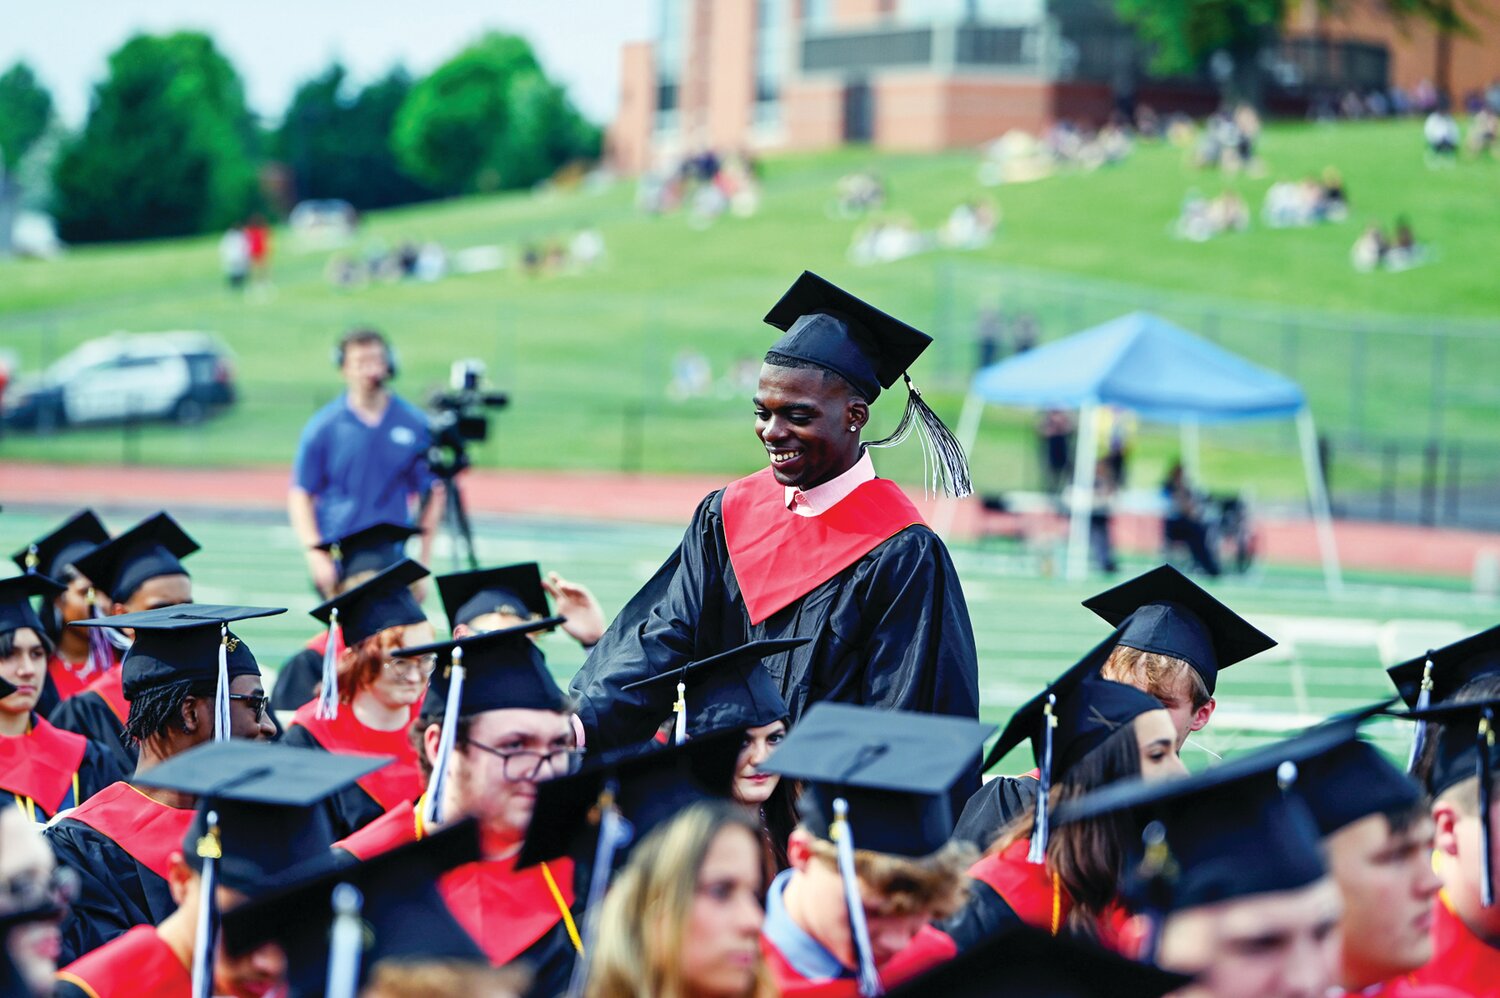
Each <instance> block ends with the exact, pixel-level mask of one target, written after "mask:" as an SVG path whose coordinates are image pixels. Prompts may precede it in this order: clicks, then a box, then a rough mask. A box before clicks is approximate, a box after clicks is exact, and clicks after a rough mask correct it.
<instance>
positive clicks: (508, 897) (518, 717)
mask: <svg viewBox="0 0 1500 998" xmlns="http://www.w3.org/2000/svg"><path fill="white" fill-rule="evenodd" d="M560 622H561V621H560V620H559V619H558V618H556V617H552V618H547V619H544V620H539V621H532V622H529V623H525V624H522V625H520V626H518V627H512V628H509V629H506V630H502V631H491V632H489V633H486V634H478V635H474V636H472V637H467V638H461V639H458V640H456V641H445V642H439V643H437V644H432V645H426V646H423V647H417V648H403V649H399V650H398V651H397V652H395V654H397V655H400V656H411V657H417V656H427V655H436V656H437V657H438V659H439V660H440V661H441V662H442V667H441V668H439V669H438V670H436V671H435V672H434V673H433V674H432V682H431V687H430V689H429V691H428V694H427V697H426V699H425V700H424V701H423V710H422V714H421V716H420V717H418V718H417V721H416V723H415V724H414V725H413V726H412V731H411V740H412V741H413V742H414V743H415V744H416V750H417V752H418V753H419V755H418V759H419V763H420V765H421V767H422V770H423V772H424V774H425V776H426V778H427V788H428V789H427V793H425V794H424V795H423V796H422V797H421V799H419V800H417V801H416V802H415V803H412V802H406V803H403V804H401V805H400V806H398V807H396V808H393V809H392V810H391V811H389V812H387V813H386V814H384V815H382V816H381V817H380V818H379V819H377V820H376V821H374V822H371V823H370V824H369V825H366V826H365V827H364V828H362V829H360V830H359V831H358V832H356V833H354V834H353V835H352V836H350V837H349V838H347V839H345V840H343V841H341V842H340V843H339V847H340V848H341V849H342V850H344V851H346V852H348V853H350V854H352V855H354V856H356V857H358V858H361V859H368V858H370V857H372V856H376V855H379V854H381V853H383V852H385V851H387V850H389V849H392V848H394V847H395V846H397V845H400V844H403V843H408V842H413V841H416V840H418V839H421V838H423V837H425V835H426V834H427V833H428V831H429V830H431V829H433V828H436V827H441V826H442V825H444V824H447V823H452V822H457V821H460V820H463V819H467V818H473V819H477V820H478V821H479V824H480V829H481V842H482V846H483V859H481V860H480V861H478V862H475V863H468V864H465V865H464V866H462V867H460V868H458V869H456V870H454V871H453V872H452V873H450V874H448V875H447V876H446V877H445V878H444V879H443V881H442V884H441V885H440V891H441V893H442V896H443V899H444V901H445V903H446V904H447V905H448V908H449V910H450V911H451V912H452V913H453V917H454V918H455V919H457V920H458V922H459V924H460V925H462V926H463V927H464V928H465V929H466V930H467V931H468V932H469V934H470V935H471V936H473V937H474V938H475V939H476V940H478V941H479V942H480V943H481V944H482V945H483V946H484V948H485V953H486V955H488V956H489V958H490V960H491V962H492V963H494V964H495V965H496V966H501V965H505V964H510V963H515V962H519V963H521V964H524V965H526V966H527V967H528V968H529V969H530V970H531V971H532V973H533V974H534V975H535V977H536V980H537V982H538V984H539V985H542V986H549V985H550V983H551V982H556V983H557V984H558V986H559V987H565V986H566V984H567V980H568V975H569V974H570V973H571V971H572V966H573V960H574V955H575V953H576V948H575V946H576V942H575V940H576V937H577V924H576V922H575V921H574V917H573V912H572V910H571V909H572V908H573V907H574V905H575V903H576V899H577V895H576V893H575V889H574V870H573V864H572V862H571V861H570V860H568V859H566V858H563V859H561V860H559V861H558V862H556V863H551V864H546V863H544V864H542V865H540V866H534V867H531V868H529V869H525V870H518V869H517V868H516V856H517V853H518V852H519V851H520V848H521V843H522V840H523V839H524V838H525V837H526V832H527V828H528V827H529V826H530V824H531V819H532V813H533V808H534V806H535V803H536V797H537V790H538V786H539V784H541V783H543V782H544V781H547V780H552V779H554V778H557V777H561V776H566V775H568V774H569V773H572V772H573V771H574V770H575V769H577V766H578V761H579V753H578V752H577V751H576V746H575V743H574V736H573V727H572V724H571V723H570V720H569V717H570V714H571V710H572V705H571V704H570V703H569V701H568V698H567V697H566V696H565V695H564V694H563V692H562V690H561V689H559V688H558V686H557V683H556V682H555V681H554V680H553V678H552V675H551V673H550V672H548V671H547V663H546V660H545V659H544V658H543V656H542V652H541V649H539V648H538V647H537V646H536V645H535V643H533V642H532V641H530V640H528V639H529V636H530V635H531V634H533V633H536V632H538V631H541V630H544V629H546V628H549V627H555V626H557V625H558V624H559V623H560Z"/></svg>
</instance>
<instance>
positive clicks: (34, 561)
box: [26, 544, 42, 575]
mask: <svg viewBox="0 0 1500 998" xmlns="http://www.w3.org/2000/svg"><path fill="white" fill-rule="evenodd" d="M41 563H42V556H41V554H40V553H38V552H37V549H36V545H35V544H28V545H27V546H26V574H27V575H35V574H36V573H37V566H39V565H40V564H41Z"/></svg>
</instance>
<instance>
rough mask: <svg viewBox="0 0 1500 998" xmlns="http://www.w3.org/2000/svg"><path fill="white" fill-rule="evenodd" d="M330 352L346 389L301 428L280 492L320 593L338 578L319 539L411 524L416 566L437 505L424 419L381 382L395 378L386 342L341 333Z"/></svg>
mask: <svg viewBox="0 0 1500 998" xmlns="http://www.w3.org/2000/svg"><path fill="white" fill-rule="evenodd" d="M335 356H336V360H337V362H338V366H339V372H340V374H342V375H343V378H344V385H345V387H346V389H347V390H346V391H345V392H344V394H343V395H341V396H339V397H338V398H336V399H334V400H333V401H332V402H330V403H328V404H327V405H326V406H324V407H323V408H322V409H320V410H318V412H317V414H316V415H314V416H313V418H312V419H311V420H309V421H308V423H307V425H306V426H305V427H303V429H302V438H301V440H299V441H298V444H297V459H296V461H295V463H294V464H293V466H292V486H291V489H290V490H289V492H288V493H287V515H288V516H289V517H290V518H291V521H292V530H293V531H294V532H295V533H296V534H297V540H298V541H299V542H300V543H301V544H302V547H303V550H304V554H305V557H306V558H307V568H308V571H309V572H310V573H311V574H312V580H313V584H314V585H315V586H317V587H318V591H319V592H320V593H322V594H323V596H324V597H325V598H327V597H331V596H332V595H333V593H334V589H335V587H336V586H337V584H338V580H337V573H336V571H335V569H334V564H333V559H332V558H331V557H330V556H329V554H328V553H327V552H326V551H321V550H319V549H318V547H317V545H318V544H319V543H320V542H321V541H322V540H323V539H325V538H329V537H344V536H347V535H348V534H351V533H353V532H354V531H356V530H360V529H362V528H364V527H368V526H373V525H374V524H377V523H399V524H413V523H416V525H417V526H419V527H420V529H421V531H422V543H421V556H420V560H421V561H422V562H423V563H424V564H425V563H426V562H427V561H428V560H429V557H430V555H431V553H432V535H433V532H434V531H435V529H436V528H437V524H438V522H439V521H440V519H441V517H442V514H443V502H444V496H443V486H442V483H441V482H439V481H438V480H437V479H436V477H435V476H434V475H433V474H432V471H431V469H430V468H429V467H428V466H427V449H428V447H429V446H430V444H431V435H430V433H429V432H428V429H427V418H426V416H424V415H423V413H422V411H421V410H420V409H418V408H417V407H416V406H414V405H412V404H411V403H409V402H406V401H405V400H403V399H401V398H398V397H397V396H396V395H395V394H394V393H392V392H391V391H390V390H389V389H387V388H386V383H387V382H388V381H390V379H391V378H392V376H393V375H394V374H395V370H394V368H395V364H394V363H393V360H394V357H393V355H392V352H391V347H390V343H389V342H388V341H387V340H386V338H385V337H384V336H382V335H381V334H380V333H379V332H376V331H375V330H374V329H368V328H357V329H351V330H350V331H349V332H347V333H345V334H344V336H343V338H341V339H340V340H339V343H338V347H337V350H336V354H335ZM418 517H420V523H417V518H418Z"/></svg>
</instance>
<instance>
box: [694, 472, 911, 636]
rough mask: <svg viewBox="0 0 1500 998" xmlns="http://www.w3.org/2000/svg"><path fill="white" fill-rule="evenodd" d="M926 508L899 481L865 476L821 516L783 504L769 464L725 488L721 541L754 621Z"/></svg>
mask: <svg viewBox="0 0 1500 998" xmlns="http://www.w3.org/2000/svg"><path fill="white" fill-rule="evenodd" d="M922 522H923V521H922V514H921V513H919V512H917V507H915V506H913V505H912V502H911V500H910V499H908V498H906V494H905V493H903V492H902V491H901V488H900V486H898V485H897V484H896V483H895V482H892V481H889V480H888V479H884V478H876V479H873V480H871V481H868V482H865V483H863V484H862V485H860V486H859V487H858V488H856V489H855V490H854V491H853V492H851V493H849V494H848V495H847V496H845V497H844V498H843V499H842V500H840V501H839V502H838V503H836V504H835V505H834V506H833V508H831V509H828V510H825V511H824V512H822V513H820V514H818V515H817V516H798V515H797V514H795V513H793V512H792V511H791V510H789V509H787V508H786V487H785V486H784V485H780V484H778V483H777V481H776V479H775V478H774V477H772V475H771V469H770V468H762V469H761V470H760V471H757V472H756V473H755V474H753V475H750V476H748V477H746V478H741V479H740V480H739V481H736V482H731V483H730V484H729V486H728V488H726V489H725V490H724V543H725V544H726V545H727V546H728V548H729V562H730V564H731V565H732V566H733V567H734V577H735V578H736V579H737V580H738V581H739V584H740V592H741V593H743V594H744V597H745V609H746V611H748V613H749V615H750V623H751V624H759V623H760V622H761V621H763V620H765V619H766V618H767V617H769V616H771V614H773V613H775V612H776V611H778V610H780V609H782V608H783V607H786V606H790V605H791V604H792V603H795V602H796V601H797V600H799V599H801V598H802V597H804V596H806V595H807V594H808V593H810V592H812V591H813V590H814V589H816V588H817V587H818V586H820V585H822V584H823V583H825V582H827V581H828V580H829V579H831V578H833V577H834V576H835V575H837V574H839V573H840V572H842V571H843V570H844V569H846V568H848V567H849V566H850V565H852V564H854V563H855V562H856V561H858V560H859V559H861V558H863V557H864V556H865V555H867V554H869V553H870V552H871V551H873V550H874V549H875V548H876V547H878V546H879V545H880V544H882V543H883V542H885V541H886V540H889V539H890V538H891V537H893V536H895V535H896V534H897V533H899V532H900V531H902V530H904V529H906V528H907V527H909V526H911V525H913V524H919V523H922Z"/></svg>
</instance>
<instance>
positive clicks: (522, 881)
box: [438, 857, 573, 967]
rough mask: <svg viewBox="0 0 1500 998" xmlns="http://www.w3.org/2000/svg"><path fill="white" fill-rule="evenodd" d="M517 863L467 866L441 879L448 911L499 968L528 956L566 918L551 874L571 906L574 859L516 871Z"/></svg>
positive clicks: (497, 861) (496, 861) (485, 862)
mask: <svg viewBox="0 0 1500 998" xmlns="http://www.w3.org/2000/svg"><path fill="white" fill-rule="evenodd" d="M515 863H516V861H515V858H514V857H512V858H510V859H492V860H481V861H480V862H478V863H466V864H465V865H463V866H460V867H458V868H457V869H454V870H451V871H449V872H448V873H445V874H444V875H443V876H442V877H441V878H440V879H439V880H438V890H439V891H440V892H441V893H442V895H443V900H444V901H445V902H447V904H448V910H449V911H451V912H452V913H453V917H454V918H455V919H457V921H458V924H459V925H461V926H463V927H464V931H465V932H467V933H468V934H469V935H471V936H473V937H474V939H475V941H476V942H478V943H479V945H480V946H482V947H484V952H485V955H486V956H488V957H489V958H490V962H491V963H493V964H494V965H495V966H497V967H502V966H504V965H505V964H507V963H510V962H511V961H512V960H514V959H515V958H516V957H518V956H520V955H521V954H522V953H524V952H526V949H527V948H528V947H529V946H531V945H532V944H533V943H535V942H536V941H537V940H538V939H541V938H542V937H543V936H545V935H546V934H547V933H548V932H550V931H551V930H552V927H553V926H554V925H556V924H557V923H558V921H559V920H560V919H561V918H562V910H561V909H560V908H559V907H558V903H557V899H556V898H555V897H554V896H553V894H552V888H551V886H549V885H548V883H547V871H550V872H551V874H552V880H553V883H555V884H556V885H557V889H558V891H559V893H561V894H562V903H563V905H565V906H567V907H572V905H573V861H572V860H571V859H568V858H566V857H564V858H562V859H558V860H553V861H551V862H548V863H541V864H538V865H536V866H531V867H527V868H526V869H524V870H517V869H516V868H515Z"/></svg>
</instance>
